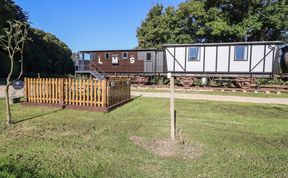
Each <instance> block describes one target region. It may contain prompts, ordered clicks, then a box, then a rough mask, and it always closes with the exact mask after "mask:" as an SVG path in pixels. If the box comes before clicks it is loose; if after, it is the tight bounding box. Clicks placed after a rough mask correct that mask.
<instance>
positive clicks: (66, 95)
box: [64, 78, 70, 104]
mask: <svg viewBox="0 0 288 178" xmlns="http://www.w3.org/2000/svg"><path fill="white" fill-rule="evenodd" d="M69 80H70V78H69V79H68V80H67V79H64V88H65V92H64V93H65V98H64V102H65V103H64V104H68V98H69V94H70V92H69V91H68V90H69V89H68V82H69Z"/></svg>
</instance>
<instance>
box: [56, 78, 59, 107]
mask: <svg viewBox="0 0 288 178" xmlns="http://www.w3.org/2000/svg"><path fill="white" fill-rule="evenodd" d="M58 89H59V81H58V79H57V78H56V79H55V103H58V98H59V90H58Z"/></svg>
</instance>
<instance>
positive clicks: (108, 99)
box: [107, 80, 111, 107]
mask: <svg viewBox="0 0 288 178" xmlns="http://www.w3.org/2000/svg"><path fill="white" fill-rule="evenodd" d="M110 105H111V104H110V85H109V80H107V107H109V106H110Z"/></svg>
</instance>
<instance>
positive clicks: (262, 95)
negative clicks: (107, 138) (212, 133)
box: [132, 88, 288, 98]
mask: <svg viewBox="0 0 288 178" xmlns="http://www.w3.org/2000/svg"><path fill="white" fill-rule="evenodd" d="M132 91H136V92H166V93H167V92H169V89H165V90H158V89H153V88H149V89H142V88H141V89H132ZM175 92H176V93H187V94H207V95H225V96H245V97H260V98H288V93H281V94H276V93H270V94H266V93H250V92H247V93H243V92H232V91H231V92H230V91H225V92H221V91H192V90H175Z"/></svg>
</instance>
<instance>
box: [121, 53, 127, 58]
mask: <svg viewBox="0 0 288 178" xmlns="http://www.w3.org/2000/svg"><path fill="white" fill-rule="evenodd" d="M124 54H126V57H124ZM121 56H122V59H128V58H129V57H128V56H129V54H128V52H122V55H121Z"/></svg>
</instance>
